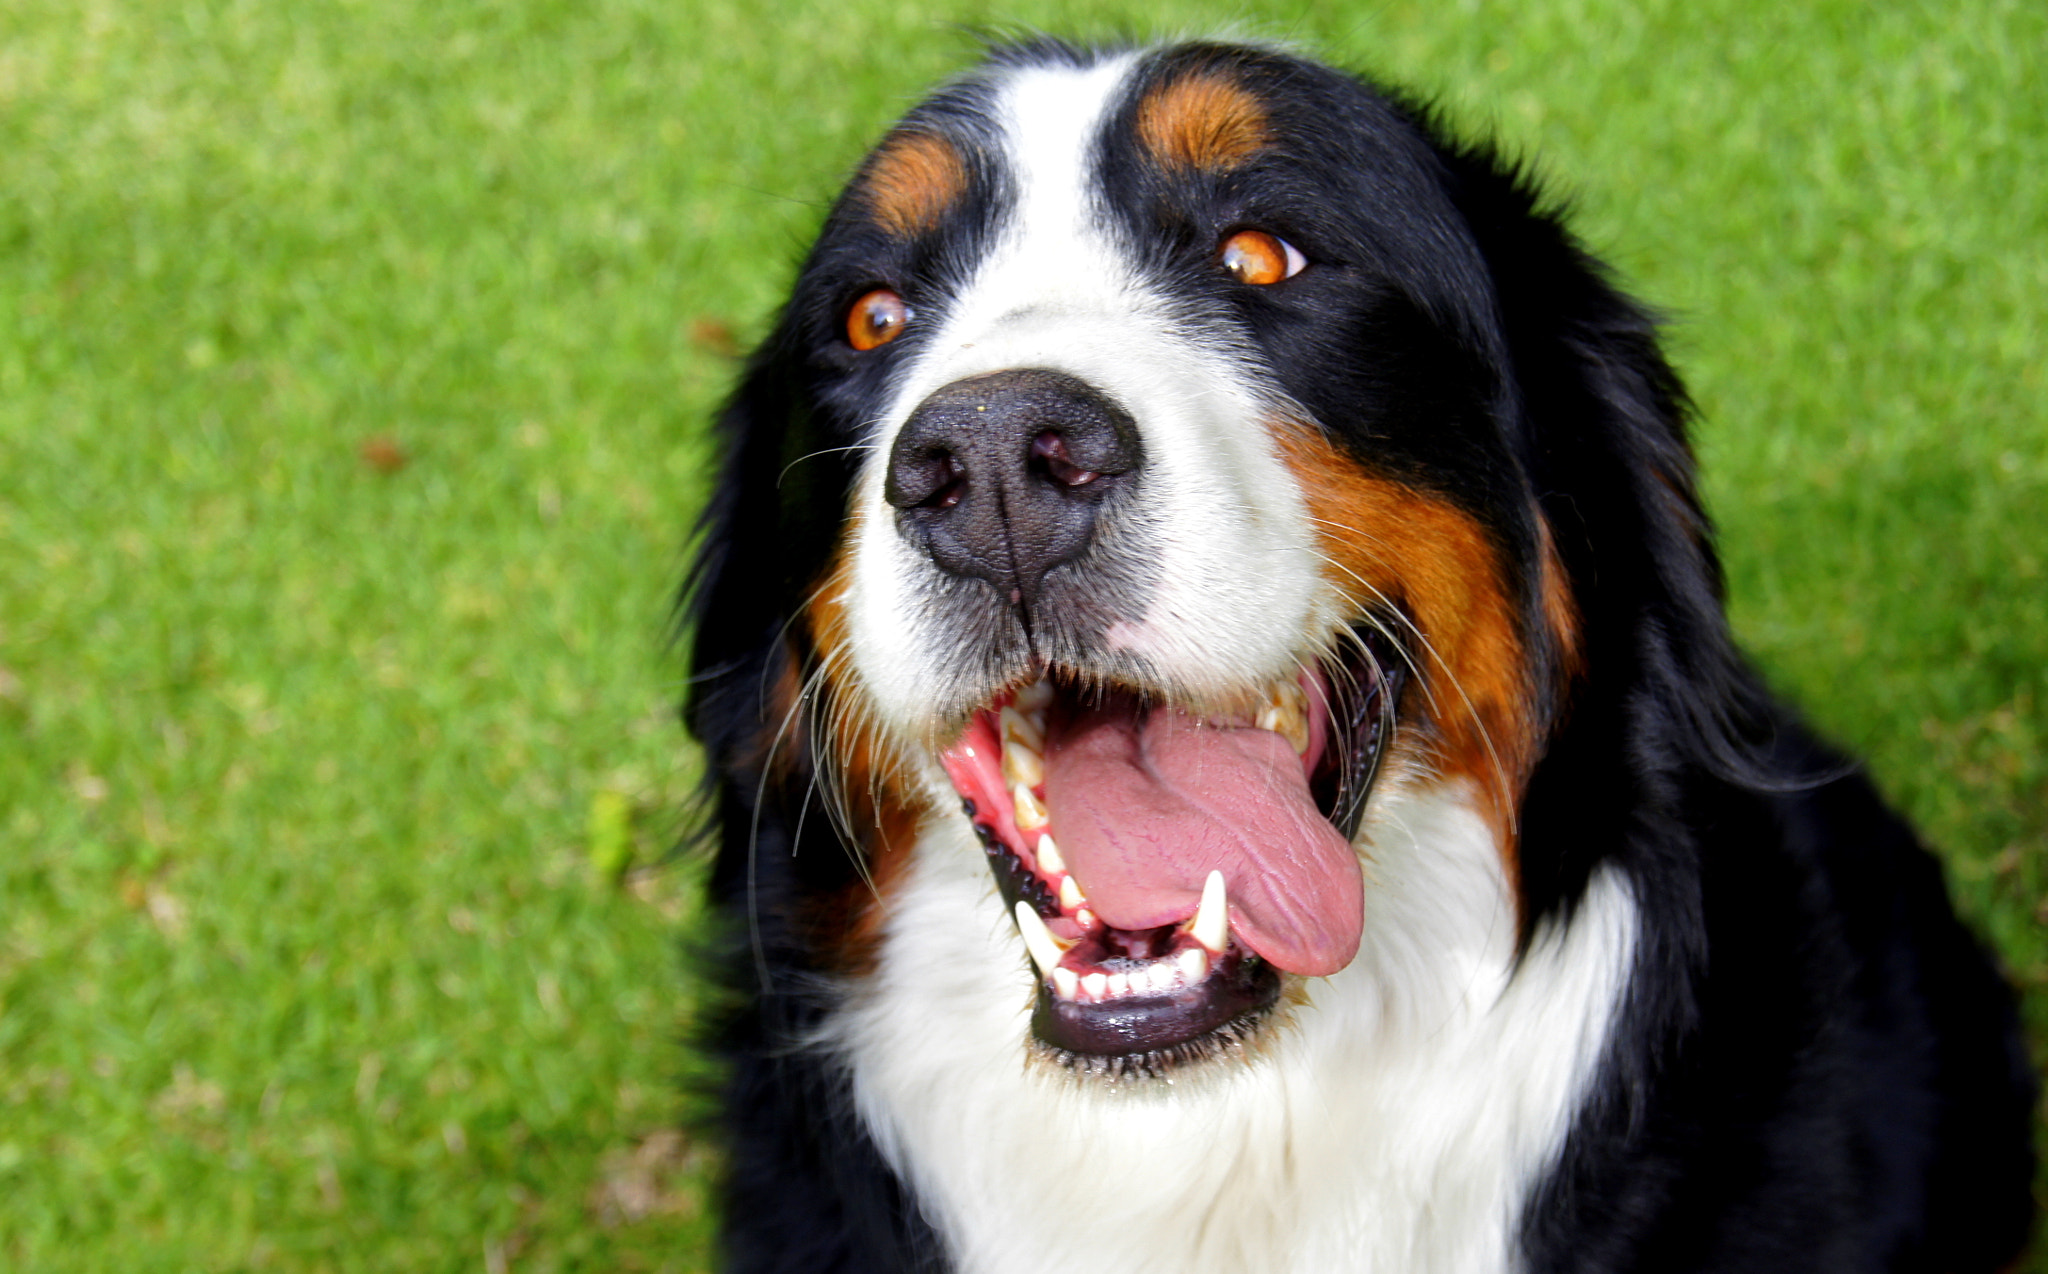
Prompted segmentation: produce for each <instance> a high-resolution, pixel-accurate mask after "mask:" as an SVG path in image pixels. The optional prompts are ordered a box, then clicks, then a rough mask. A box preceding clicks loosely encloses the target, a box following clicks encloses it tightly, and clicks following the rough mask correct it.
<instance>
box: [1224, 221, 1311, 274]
mask: <svg viewBox="0 0 2048 1274" xmlns="http://www.w3.org/2000/svg"><path fill="white" fill-rule="evenodd" d="M1217 262H1218V264H1220V265H1222V267H1223V268H1224V269H1225V270H1228V271H1230V274H1231V277H1233V278H1235V279H1236V280H1237V281H1238V282H1239V283H1252V284H1257V285H1259V286H1264V285H1265V284H1268V283H1278V282H1280V281H1281V280H1282V279H1291V278H1293V277H1294V276H1295V275H1297V274H1300V273H1301V272H1302V270H1304V269H1306V268H1307V266H1308V258H1307V257H1304V256H1303V255H1301V249H1299V248H1297V247H1295V246H1294V245H1293V244H1291V243H1289V242H1287V240H1285V239H1282V238H1281V237H1279V236H1278V235H1271V234H1267V233H1266V232H1265V231H1263V230H1240V231H1238V232H1237V233H1236V234H1234V235H1231V236H1230V237H1229V238H1228V239H1225V240H1224V241H1223V247H1222V249H1221V250H1220V251H1219V252H1218V254H1217Z"/></svg>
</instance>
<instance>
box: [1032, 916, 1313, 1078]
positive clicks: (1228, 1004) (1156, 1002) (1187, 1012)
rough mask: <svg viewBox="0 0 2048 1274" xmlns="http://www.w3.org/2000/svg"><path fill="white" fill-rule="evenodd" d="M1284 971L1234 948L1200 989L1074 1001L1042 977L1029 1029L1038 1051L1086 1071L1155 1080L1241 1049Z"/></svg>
mask: <svg viewBox="0 0 2048 1274" xmlns="http://www.w3.org/2000/svg"><path fill="white" fill-rule="evenodd" d="M1281 986H1282V974H1281V973H1280V971H1279V970H1277V969H1275V968H1274V967H1273V966H1272V965H1270V964H1268V963H1266V962H1265V961H1264V960H1261V959H1259V958H1258V957H1257V956H1255V955H1252V954H1251V953H1249V952H1245V951H1242V950H1240V949H1239V948H1237V947H1235V946H1233V947H1232V949H1231V950H1230V951H1229V952H1227V953H1226V954H1225V955H1223V956H1222V957H1219V958H1218V959H1217V960H1216V961H1215V964H1214V967H1212V968H1211V970H1210V972H1209V976H1208V977H1207V978H1205V979H1204V980H1203V982H1202V984H1201V985H1200V986H1198V987H1190V988H1183V989H1180V990H1178V991H1177V992H1174V993H1168V994H1164V995H1155V996H1138V995H1131V996H1125V997H1122V998H1120V999H1117V1000H1115V1001H1112V1002H1109V1003H1099V1004H1077V1003H1075V1002H1074V1001H1071V1000H1066V999H1063V998H1061V997H1060V996H1058V995H1056V994H1054V993H1053V991H1052V989H1051V988H1049V987H1047V986H1046V985H1044V983H1043V982H1041V983H1040V985H1039V987H1038V1001H1037V1004H1036V1005H1035V1006H1034V1008H1033V1009H1032V1013H1031V1034H1032V1037H1033V1041H1034V1043H1035V1046H1036V1048H1037V1051H1038V1052H1039V1053H1040V1055H1041V1056H1044V1057H1046V1058H1047V1059H1049V1060H1051V1061H1053V1062H1054V1063H1056V1064H1058V1065H1060V1066H1062V1067H1065V1068H1066V1069H1068V1070H1071V1071H1075V1072H1077V1073H1080V1074H1085V1075H1099V1076H1105V1077H1108V1078H1118V1079H1123V1078H1128V1079H1141V1078H1158V1077H1160V1076H1163V1075H1165V1074H1166V1073H1168V1072H1170V1071H1172V1070H1174V1069H1177V1068H1179V1067H1183V1066H1187V1065H1191V1064H1194V1063H1197V1062H1202V1061H1207V1060H1209V1059H1211V1058H1214V1057H1218V1056H1222V1055H1224V1054H1228V1053H1234V1052H1237V1051H1239V1050H1241V1049H1242V1048H1243V1047H1244V1046H1245V1045H1247V1044H1248V1043H1250V1042H1251V1041H1252V1040H1253V1039H1254V1038H1256V1036H1257V1035H1258V1033H1259V1031H1260V1029H1261V1028H1262V1027H1263V1026H1264V1025H1265V1024H1266V1022H1267V1020H1268V1018H1270V1017H1271V1016H1272V1014H1273V1012H1274V1010H1275V1009H1276V1008H1277V1006H1278V1004H1279V1001H1280V992H1281Z"/></svg>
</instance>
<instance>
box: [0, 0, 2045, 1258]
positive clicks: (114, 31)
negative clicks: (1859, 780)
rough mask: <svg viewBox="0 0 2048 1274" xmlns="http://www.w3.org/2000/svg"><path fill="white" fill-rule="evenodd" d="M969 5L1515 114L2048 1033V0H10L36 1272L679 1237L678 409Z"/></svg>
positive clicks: (10, 1007) (691, 1235) (12, 382)
mask: <svg viewBox="0 0 2048 1274" xmlns="http://www.w3.org/2000/svg"><path fill="white" fill-rule="evenodd" d="M1716 10H1718V11H1716ZM960 24H967V25H970V26H977V25H978V26H982V27H988V26H995V27H997V28H998V29H1015V27H1023V26H1031V27H1041V28H1045V29H1050V30H1056V31H1066V32H1076V31H1078V32H1081V33H1084V34H1090V33H1092V34H1104V33H1109V32H1114V31H1120V30H1121V31H1131V32H1138V33H1157V32H1176V31H1215V30H1219V29H1222V30H1236V31H1238V32H1242V33H1246V34H1254V35H1261V36H1269V37H1279V38H1285V39H1290V40H1294V41H1298V42H1299V43H1301V44H1302V45H1303V46H1305V47H1307V48H1310V49H1313V50H1315V51H1318V52H1321V53H1323V54H1325V55H1327V56H1330V57H1332V58H1334V59H1337V60H1342V61H1348V62H1351V63H1353V64H1357V65H1362V66H1368V67H1372V68H1377V69H1378V70H1380V71H1382V72H1384V73H1386V74H1387V75H1389V76H1391V77H1394V78H1398V79H1400V80H1403V81H1405V82H1408V83H1411V84H1416V85H1419V86H1421V87H1423V88H1425V89H1427V90H1429V91H1431V92H1433V93H1435V94H1437V95H1438V96H1439V97H1440V98H1441V99H1442V100H1443V101H1444V102H1445V104H1446V105H1447V107H1449V108H1450V110H1451V111H1452V114H1453V116H1454V117H1455V118H1457V119H1460V120H1462V121H1464V122H1465V123H1466V125H1467V126H1468V127H1470V128H1472V129H1475V130H1485V129H1491V130H1493V131H1495V132H1497V133H1498V134H1499V136H1500V137H1501V138H1502V139H1503V140H1505V141H1506V142H1507V143H1508V144H1509V145H1510V147H1511V148H1512V149H1514V150H1516V151H1522V152H1527V153H1531V154H1534V155H1537V156H1540V157H1541V160H1542V163H1543V165H1544V168H1545V170H1546V171H1548V172H1550V173H1552V174H1554V175H1555V178H1556V182H1555V184H1556V185H1557V186H1558V188H1559V189H1560V190H1562V191H1564V192H1566V193H1569V194H1571V195H1572V196H1573V197H1574V198H1575V199H1576V202H1577V204H1578V206H1579V224H1580V226H1581V228H1582V229H1583V230H1584V231H1585V232H1586V233H1587V235H1588V236H1589V238H1590V239H1591V240H1592V242H1593V243H1594V244H1595V245H1596V246H1597V247H1598V248H1600V249H1601V250H1602V251H1604V252H1606V253H1608V254H1609V255H1611V256H1612V257H1613V258H1614V259H1615V260H1616V261H1617V262H1618V263H1619V264H1620V265H1621V266H1622V268H1623V269H1624V271H1625V273H1626V275H1627V277H1628V279H1629V280H1630V282H1631V284H1632V286H1633V287H1634V288H1635V289H1636V290H1637V291H1638V292H1640V293H1641V294H1642V295H1644V296H1646V297H1647V298H1649V299H1651V300H1653V301H1655V302H1657V303H1659V304H1661V305H1663V306H1665V307H1667V308H1668V309H1670V310H1671V311H1673V312H1674V313H1675V315H1676V316H1677V318H1678V320H1679V322H1678V326H1677V328H1676V331H1675V332H1674V346H1675V349H1676V352H1677V354H1678V357H1679V359H1680V361H1681V363H1682V365H1683V367H1684V369H1685V371H1686V372H1687V374H1688V375H1689V377H1690V379H1691V382H1692V384H1693V386H1694V388H1695V390H1696V391H1697V394H1698V397H1699V400H1700V403H1701V406H1702V408H1703V410H1704V415H1705V420H1704V423H1703V425H1702V427H1701V435H1700V436H1701V449H1702V453H1703V456H1704V459H1705V462H1706V464H1707V466H1708V474H1709V478H1708V489H1709V492H1710V495H1711V498H1712V501H1713V505H1714V507H1715V510H1716V512H1717V513H1718V515H1719V518H1720V521H1721V524H1722V528H1723V532H1724V540H1725V547H1726V552H1727V557H1728V561H1729V565H1730V569H1731V576H1732V581H1733V591H1734V607H1735V614H1736V618H1737V622H1738V625H1739V627H1740V629H1741V631H1742V633H1743V635H1744V637H1745V639H1746V640H1747V641H1748V643H1749V644H1750V646H1751V648H1752V649H1753V650H1754V651H1755V652H1756V653H1757V655H1758V656H1759V658H1760V659H1761V660H1762V662H1763V663H1764V665H1765V667H1766V668H1767V669H1768V670H1769V671H1770V673H1771V675H1772V677H1773V678H1774V679H1775V680H1776V681H1777V682H1778V683H1779V684H1780V685H1782V686H1783V687H1784V688H1785V689H1786V690H1787V691H1788V692H1789V693H1791V694H1792V695H1794V696H1795V697H1797V698H1798V699H1799V700H1800V701H1801V702H1802V703H1803V704H1804V705H1805V706H1806V707H1807V708H1808V709H1809V711H1810V712H1811V713H1812V714H1813V716H1814V717H1815V718H1816V719H1817V720H1818V721H1819V722H1820V723H1821V724H1822V725H1823V726H1824V728H1826V729H1827V730H1828V731H1829V732H1831V733H1832V734H1834V735H1835V736H1837V737H1838V738H1840V739H1842V740H1843V741H1845V742H1847V743H1849V744H1851V745H1852V746H1854V747H1856V748H1857V749H1858V750H1860V751H1862V752H1864V753H1865V754H1866V755H1868V756H1869V757H1870V758H1871V760H1872V764H1873V766H1874V768H1875V770H1876V772H1877V774H1878V775H1879V777H1880V778H1881V780H1882V781H1883V782H1884V783H1885V785H1886V786H1887V787H1888V789H1889V790H1890V791H1891V792H1892V793H1893V794H1894V795H1895V796H1896V797H1897V798H1898V800H1899V801H1900V802H1901V803H1902V804H1903V805H1904V806H1905V807H1906V808H1907V809H1908V810H1909V811H1910V812H1911V813H1912V814H1913V815H1914V816H1915V817H1916V818H1917V819H1918V820H1919V821H1920V823H1921V825H1922V826H1923V827H1924V828H1925V829H1926V830H1927V832H1928V833H1929V835H1930V836H1931V838H1932V839H1933V840H1935V841H1936V842H1937V843H1938V844H1939V845H1941V846H1942V847H1943V849H1944V850H1945V852H1946V854H1947V856H1948V860H1949V863H1950V866H1951V873H1952V877H1953V879H1954V882H1955V887H1956V890H1957V893H1958V895H1959V896H1960V899H1961V902H1962V905H1963V906H1964V908H1965V909H1966V910H1967V912H1968V913H1969V915H1970V916H1971V917H1972V919H1973V920H1974V921H1975V922H1976V923H1977V924H1978V925H1979V926H1980V927H1981V928H1982V929H1984V930H1985V931H1986V932H1988V933H1990V934H1992V935H1993V936H1994V937H1995V938H1996V940H1997V942H1998V944H1999V946H2000V948H2001V950H2002V951H2003V953H2004V954H2005V957H2006V959H2007V961H2008V962H2009V964H2010V966H2011V968H2012V970H2013V972H2014V974H2015V976H2016V977H2017V979H2018V980H2019V981H2020V982H2021V984H2022V985H2023V986H2024V987H2025V988H2026V989H2027V992H2028V996H2029V999H2028V1012H2029V1019H2030V1022H2031V1023H2032V1025H2033V1029H2034V1031H2035V1038H2036V1040H2037V1041H2041V1040H2048V936H2044V934H2048V926H2044V923H2043V922H2044V910H2043V909H2044V906H2048V843H2044V842H2048V747H2044V745H2048V600H2044V598H2048V588H2044V580H2043V571H2044V563H2048V548H2044V547H2043V546H2044V545H2048V412H2044V408H2043V406H2042V403H2043V401H2044V390H2048V385H2044V379H2048V377H2044V371H2043V360H2042V357H2041V353H2040V351H2041V350H2042V349H2043V348H2044V347H2048V340H2044V336H2048V333H2044V332H2043V330H2042V319H2041V313H2042V306H2041V298H2042V297H2043V296H2048V253H2043V251H2042V250H2041V245H2042V244H2043V243H2048V178H2044V176H2043V174H2048V110H2044V109H2043V106H2042V103H2043V100H2044V99H2043V97H2042V95H2041V92H2040V90H2039V87H2038V85H2037V84H2036V83H2035V80H2036V78H2037V71H2038V67H2036V66H2034V65H2033V64H2034V63H2035V62H2036V61H2037V60H2038V59H2037V54H2038V51H2039V50H2040V49H2042V48H2044V47H2048V11H2044V10H2043V9H2041V8H2040V7H2039V6H2038V5H2035V4H2031V3H2027V2H2026V0H2006V2H2003V3H2000V2H1996V0H1993V2H1989V3H1983V4H1979V5H1976V6H1972V7H1970V8H1969V9H1968V10H1967V11H1964V10H1958V9H1955V8H1954V7H1952V6H1936V5H1925V6H1914V5H1891V6H1878V7H1875V8H1873V7H1871V6H1868V5H1865V4H1849V3H1829V4H1817V5H1805V6H1801V5H1784V4H1756V5H1742V6H1736V5H1728V6H1702V5H1699V4H1683V3H1675V2H1674V3H1662V4H1649V5H1643V4H1627V3H1620V2H1618V0H1616V2H1613V3H1608V2H1596V0H1554V2H1551V3H1544V4H1507V3H1501V4H1480V3H1469V4H1463V5H1456V6H1452V5H1445V4H1434V3H1427V4H1426V3H1407V2H1399V0H1397V2H1392V3H1375V4H1371V5H1366V4H1358V5H1354V6H1349V7H1345V6H1337V5H1331V4H1312V3H1302V2H1299V0H1297V2H1296V3H1291V4H1277V3H1274V4H1258V3H1249V4H1248V3H1229V4H1224V3H1177V4H1171V5H1168V4H1163V3H1155V4H1143V3H1135V2H1132V3H1098V4H1091V5H1081V4H1058V3H1045V4H1018V5H1016V6H1014V7H1007V8H1002V9H997V8H994V7H991V6H984V5H972V4H955V5H952V6H927V7H921V8H915V7H909V6H901V5H897V6H885V5H879V4H862V3H848V2H845V0H841V2H838V3H830V4H827V3H814V4H806V5H802V6H785V7H783V8H782V9H779V10H777V11H775V12H774V14H773V15H772V16H771V15H770V13H769V11H768V10H765V9H763V8H762V7H761V6H759V5H746V4H735V3H726V2H725V0H717V2H716V3H709V2H702V0H700V2H698V3H695V4H676V3H652V2H640V0H614V2H612V3H607V4H602V5H596V6H580V5H572V4H567V3H562V2H561V0H508V2H505V3H483V2H480V0H479V2H475V3H450V4H443V5H435V6H417V5H409V4H399V3H395V2H394V0H355V2H353V3H320V2H312V3H300V4H294V5H282V4H273V5H268V6H266V5H260V4H255V3H221V2H214V3H207V2H202V0H193V2H189V3H177V4H172V3H146V2H144V0H127V2H92V0H88V2H87V3H77V2H76V0H66V2H64V3H58V2H56V0H16V3H13V4H11V5H9V6H8V7H7V9H6V11H5V12H4V13H0V836H4V849H0V1266H5V1267H6V1268H9V1269H20V1270H25V1271H70V1270H77V1271H98V1270H107V1269H121V1270H135V1271H153V1270H240V1269H263V1268H274V1269H288V1270H319V1269H335V1270H341V1269H376V1270H441V1269H448V1270H456V1269H476V1268H484V1269H490V1270H495V1269H520V1270H529V1269H530V1270H545V1269H569V1268H577V1269H583V1268H617V1269H676V1270H690V1269H698V1268H702V1267H703V1264H704V1261H705V1253H706V1251H707V1248H706V1238H705V1229H706V1218H705V1216H704V1214H703V1208H702V1198H701V1190H700V1177H701V1172H700V1167H699V1165H700V1163H701V1159H700V1157H699V1156H698V1154H697V1152H696V1151H695V1150H693V1149H692V1148H691V1147H689V1146H687V1145H678V1144H677V1143H676V1142H675V1141H674V1139H673V1138H671V1137H669V1136H667V1135H666V1134H665V1132H664V1130H665V1129H667V1128H669V1127H671V1126H672V1125H673V1123H674V1122H675V1120H676V1119H677V1117H678V1115H679V1114H680V1113H681V1110H682V1098H681V1096H680V1093H681V1084H680V1082H679V1081H680V1077H681V1076H682V1075H683V1073H684V1072H685V1070H686V1069H687V1066H688V1063H687V1061H686V1058H685V1056H684V1053H683V1050H682V1049H681V1047H680V1045H679V1043H678V1040H679V1038H680V1035H681V1032H682V1031H683V1029H684V1027H685V1025H686V1016H687V1012H688V1003H689V995H688V991H689V988H688V987H687V986H686V985H685V982H684V979H683V975H682V972H681V970H680V969H679V967H678V963H677V961H676V959H675V954H674V948H675V940H676V938H677V936H678V935H679V934H680V933H681V932H682V931H684V930H685V929H687V927H688V924H689V916H690V902H689V891H688V889H687V887H686V880H685V876H686V873H685V872H683V871H680V870H676V869H670V870H649V869H648V867H647V864H648V863H650V862H651V861H652V860H654V859H655V858H657V857H659V855H660V853H661V850H662V847H663V846H664V845H665V844H666V843H667V842H668V841H669V839H670V838H671V837H672V836H673V834H674V831H675V827H676V821H675V820H676V814H675V811H676V809H677V808H678V807H679V805H680V804H681V801H682V798H683V795H684V794H685V793H686V791H687V790H688V787H689V784H690V782H691V779H692V775H693V766H694V759H693V758H692V756H691V754H690V752H689V751H688V749H687V748H686V746H685V745H684V743H683V741H682V738H681V736H680V733H679V731H678V730H677V729H676V727H675V726H674V724H673V722H672V717H671V715H670V703H671V701H672V700H673V699H674V698H675V697H676V695H677V692H678V686H679V681H680V678H681V676H682V671H681V668H680V665H679V663H678V661H677V660H676V659H675V658H674V657H673V656H672V654H671V653H669V652H668V651H666V650H664V648H663V647H662V645H661V637H662V632H663V625H664V622H665V615H666V607H667V604H668V598H669V593H670V590H671V587H672V585H673V583H674V581H675V579H676V578H677V575H678V572H679V568H680V552H679V549H680V545H681V542H682V537H683V532H684V528H685V527H686V525H687V522H688V519H689V516H690V514H691V511H692V509H693V508H694V506H695V503H696V501H697V500H698V498H699V495H700V492H701V490H702V484H703V477H702V467H703V461H704V457H705V447H704V441H703V437H702V431H701V425H702V422H703V420H704V418H705V416H706V414H707V412H708V410H709V409H710V407H711V405H712V404H713V402H714V401H715V400H716V398H717V396H718V394H719V392H720V390H721V387H722V386H723V385H724V384H725V383H726V381H727V380H728V378H729V377H730V375H731V371H732V364H731V362H730V360H729V359H728V357H727V356H726V355H725V354H724V353H723V352H721V347H722V346H723V345H724V344H725V335H724V334H725V333H727V332H732V333H736V334H737V336H738V338H739V340H740V341H741V342H742V343H744V341H745V340H746V339H747V338H748V337H750V336H751V335H754V334H758V333H759V332H760V331H761V330H763V327H764V324H765V320H766V317H767V315H768V314H769V312H770V310H771V308H772V306H773V304H774V301H775V298H776V296H777V294H778V293H779V292H780V290H781V289H782V288H784V287H785V286H786V284H787V282H788V279H789V276H790V272H791V269H792V266H793V262H794V260H795V258H796V255H797V254H798V252H799V251H800V250H801V247H802V244H803V242H804V240H805V239H806V237H807V235H808V234H809V233H810V231H811V229H812V228H813V227H814V226H815V224H816V221H817V218H818V216H819V213H820V208H821V201H822V200H823V199H824V198H825V197H826V196H827V195H828V194H829V193H830V191H831V190H832V189H833V187H834V186H835V185H836V183H837V181H838V180H839V179H840V178H841V176H843V174H844V173H845V172H846V171H847V169H848V167H849V166H850V165H851V164H852V162H853V161H854V160H855V158H856V157H857V156H858V155H859V153H860V152H861V150H862V148H863V147H864V145H865V144H866V143H867V142H868V141H870V140H871V139H872V138H873V137H874V136H875V135H876V133H877V132H878V131H879V130H880V129H881V128H882V127H883V126H884V125H885V124H886V122H887V121H888V120H889V119H890V118H891V117H892V116H893V115H894V114H896V113H897V112H898V111H900V110H901V109H902V108H903V107H904V106H906V105H907V104H908V103H909V102H910V101H911V100H913V99H914V97H915V96H916V95H917V94H918V92H919V91H920V90H921V88H922V87H923V86H925V85H927V84H928V83H930V82H931V81H932V80H933V79H935V78H936V77H938V76H941V75H943V74H945V73H946V72H947V71H949V70H951V69H954V68H957V67H959V66H960V65H962V64H963V63H964V62H965V61H967V60H968V59H969V58H970V57H971V51H972V42H971V40H970V39H968V38H967V37H966V36H963V35H962V34H960V32H959V30H958V26H959V25H960ZM1010 24H1014V27H1012V26H1011V25H1010ZM621 872H624V882H623V883H618V882H619V877H620V873H621ZM2036 1268H2039V1269H2048V1264H2044V1265H2037V1266H2036Z"/></svg>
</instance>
